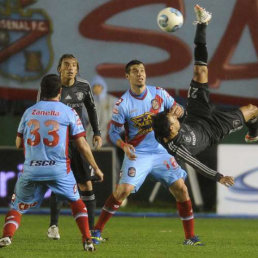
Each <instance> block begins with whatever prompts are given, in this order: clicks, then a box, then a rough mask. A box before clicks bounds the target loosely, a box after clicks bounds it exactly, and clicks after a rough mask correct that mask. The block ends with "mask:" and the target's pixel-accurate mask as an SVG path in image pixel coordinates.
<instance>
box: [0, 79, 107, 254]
mask: <svg viewBox="0 0 258 258" xmlns="http://www.w3.org/2000/svg"><path fill="white" fill-rule="evenodd" d="M41 95H42V101H40V102H38V103H37V104H35V105H34V106H32V107H30V108H28V109H27V110H26V111H25V113H24V115H23V117H22V119H21V122H20V124H19V128H18V133H17V137H16V146H17V148H19V147H23V148H24V152H25V162H24V169H23V173H22V174H21V176H20V177H19V178H18V181H17V183H16V186H15V194H14V195H13V198H12V203H11V210H10V211H9V212H8V213H7V215H6V217H5V224H4V228H3V236H2V238H1V239H0V247H4V246H8V245H10V244H11V240H12V238H13V236H14V233H15V231H16V230H17V229H18V227H19V224H20V221H21V215H22V214H24V213H26V212H27V211H28V209H29V208H31V207H39V206H40V204H41V202H42V200H43V198H44V195H45V193H46V191H47V189H48V188H50V189H51V190H52V191H53V192H54V193H55V194H56V195H57V196H58V197H59V198H60V199H66V200H68V201H69V202H70V204H71V209H72V213H73V216H74V218H75V220H76V223H77V225H78V228H79V229H80V231H81V233H82V241H83V247H84V249H85V250H86V251H94V250H95V248H94V246H93V244H92V241H91V234H90V231H89V224H88V214H87V209H86V207H85V205H84V203H83V201H82V200H81V199H80V196H79V193H78V190H77V184H76V181H75V178H74V176H73V173H72V171H71V168H70V160H69V157H68V141H69V137H72V138H73V139H74V141H75V143H76V145H77V147H78V149H79V151H80V152H81V154H82V155H83V156H84V157H85V159H87V160H88V162H89V163H90V164H91V166H92V167H93V169H95V173H96V175H98V176H99V178H100V181H102V180H103V173H102V172H101V171H100V169H99V168H98V166H97V164H96V162H95V160H94V157H93V155H92V152H91V149H90V146H89V145H88V143H87V142H86V140H85V131H84V128H83V126H82V124H81V120H80V118H79V116H78V114H77V113H76V112H75V111H74V110H73V109H72V108H70V107H68V106H66V105H65V104H63V103H61V102H59V99H60V95H61V83H60V79H59V77H58V76H57V75H54V74H51V75H47V76H45V77H44V78H43V79H42V81H41Z"/></svg>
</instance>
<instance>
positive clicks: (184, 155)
mask: <svg viewBox="0 0 258 258" xmlns="http://www.w3.org/2000/svg"><path fill="white" fill-rule="evenodd" d="M166 149H167V151H168V152H169V153H170V154H171V155H174V156H175V157H176V158H178V159H182V160H183V161H185V162H186V163H187V164H189V165H190V166H192V167H193V168H194V169H196V171H197V172H198V173H200V174H202V175H203V176H205V177H208V178H210V179H212V180H214V181H219V180H220V179H221V178H222V177H223V175H222V174H220V173H219V172H217V171H215V170H213V169H211V168H209V167H207V166H206V165H204V164H203V163H201V162H200V161H199V160H197V159H196V158H194V157H193V156H192V155H191V154H190V153H189V152H188V151H185V150H184V149H183V148H180V147H178V146H176V145H175V144H174V143H173V142H170V143H168V144H166Z"/></svg>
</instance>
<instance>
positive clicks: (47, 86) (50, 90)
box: [40, 74, 61, 99]
mask: <svg viewBox="0 0 258 258" xmlns="http://www.w3.org/2000/svg"><path fill="white" fill-rule="evenodd" d="M60 89H61V81H60V78H59V76H58V75H56V74H48V75H46V76H44V77H43V78H42V80H41V83H40V98H41V99H51V98H55V97H56V96H57V95H58V94H59V92H60Z"/></svg>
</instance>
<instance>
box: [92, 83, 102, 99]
mask: <svg viewBox="0 0 258 258" xmlns="http://www.w3.org/2000/svg"><path fill="white" fill-rule="evenodd" d="M102 91H103V87H102V85H100V84H95V85H94V86H93V87H92V92H93V94H94V95H95V96H99V95H100V94H101V92H102Z"/></svg>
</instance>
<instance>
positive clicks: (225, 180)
mask: <svg viewBox="0 0 258 258" xmlns="http://www.w3.org/2000/svg"><path fill="white" fill-rule="evenodd" d="M219 183H221V184H222V185H225V186H226V187H229V186H232V185H234V177H232V176H223V177H222V178H221V179H220V180H219Z"/></svg>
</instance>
